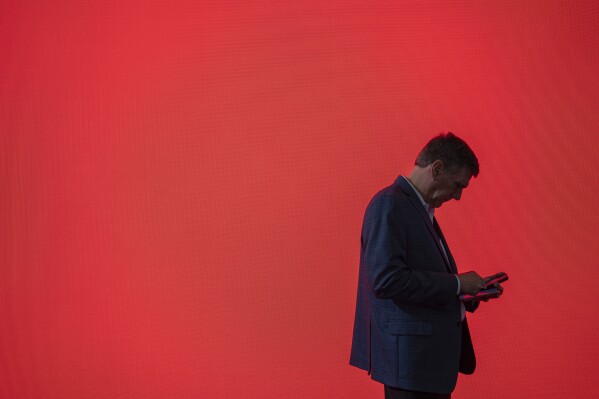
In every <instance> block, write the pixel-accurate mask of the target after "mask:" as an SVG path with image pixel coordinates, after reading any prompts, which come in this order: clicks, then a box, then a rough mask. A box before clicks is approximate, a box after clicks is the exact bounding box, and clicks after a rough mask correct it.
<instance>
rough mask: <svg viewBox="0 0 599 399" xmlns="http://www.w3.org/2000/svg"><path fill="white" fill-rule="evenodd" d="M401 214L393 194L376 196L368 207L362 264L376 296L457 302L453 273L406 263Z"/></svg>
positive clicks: (430, 302)
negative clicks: (425, 268) (416, 266)
mask: <svg viewBox="0 0 599 399" xmlns="http://www.w3.org/2000/svg"><path fill="white" fill-rule="evenodd" d="M399 214H400V212H398V209H397V199H395V198H393V197H392V196H380V197H375V198H374V199H373V200H372V201H371V203H370V204H369V205H368V208H367V209H366V214H365V216H364V226H363V229H362V246H363V263H364V267H365V271H366V276H367V279H368V282H369V285H370V287H371V288H372V290H373V291H374V295H375V296H376V297H377V298H382V299H393V300H395V301H396V302H398V303H413V304H418V303H420V304H426V305H436V306H445V305H446V304H447V303H449V302H451V301H455V300H456V291H457V288H458V283H457V281H456V278H455V276H454V275H453V274H450V273H446V272H433V271H428V270H420V269H413V268H410V265H408V264H406V231H405V227H404V226H402V223H401V221H400V220H398V219H399Z"/></svg>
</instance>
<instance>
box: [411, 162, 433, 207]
mask: <svg viewBox="0 0 599 399" xmlns="http://www.w3.org/2000/svg"><path fill="white" fill-rule="evenodd" d="M408 180H409V181H410V183H412V186H414V188H415V189H416V191H418V194H420V195H421V196H422V199H423V200H424V202H426V203H427V204H430V202H429V201H430V195H428V191H429V182H428V179H427V172H426V168H421V167H419V166H415V167H414V169H413V170H412V173H410V175H409V176H408Z"/></svg>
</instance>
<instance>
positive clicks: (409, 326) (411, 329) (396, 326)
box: [387, 320, 433, 335]
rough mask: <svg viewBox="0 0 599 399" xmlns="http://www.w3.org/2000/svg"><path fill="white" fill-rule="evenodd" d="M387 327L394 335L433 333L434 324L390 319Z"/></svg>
mask: <svg viewBox="0 0 599 399" xmlns="http://www.w3.org/2000/svg"><path fill="white" fill-rule="evenodd" d="M387 328H388V330H389V332H390V333H391V334H393V335H433V325H432V324H431V323H427V322H421V321H398V320H389V325H388V327H387Z"/></svg>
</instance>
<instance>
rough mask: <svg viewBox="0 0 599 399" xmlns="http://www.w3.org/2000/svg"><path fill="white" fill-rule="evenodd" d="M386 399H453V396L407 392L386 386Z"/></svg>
mask: <svg viewBox="0 0 599 399" xmlns="http://www.w3.org/2000/svg"><path fill="white" fill-rule="evenodd" d="M385 399H451V395H446V394H442V393H428V392H417V391H406V390H405V389H399V388H393V387H390V386H389V385H385Z"/></svg>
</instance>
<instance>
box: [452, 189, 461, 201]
mask: <svg viewBox="0 0 599 399" xmlns="http://www.w3.org/2000/svg"><path fill="white" fill-rule="evenodd" d="M453 198H454V199H455V200H456V201H459V200H460V198H462V189H461V188H458V189H457V190H455V191H454V192H453Z"/></svg>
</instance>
